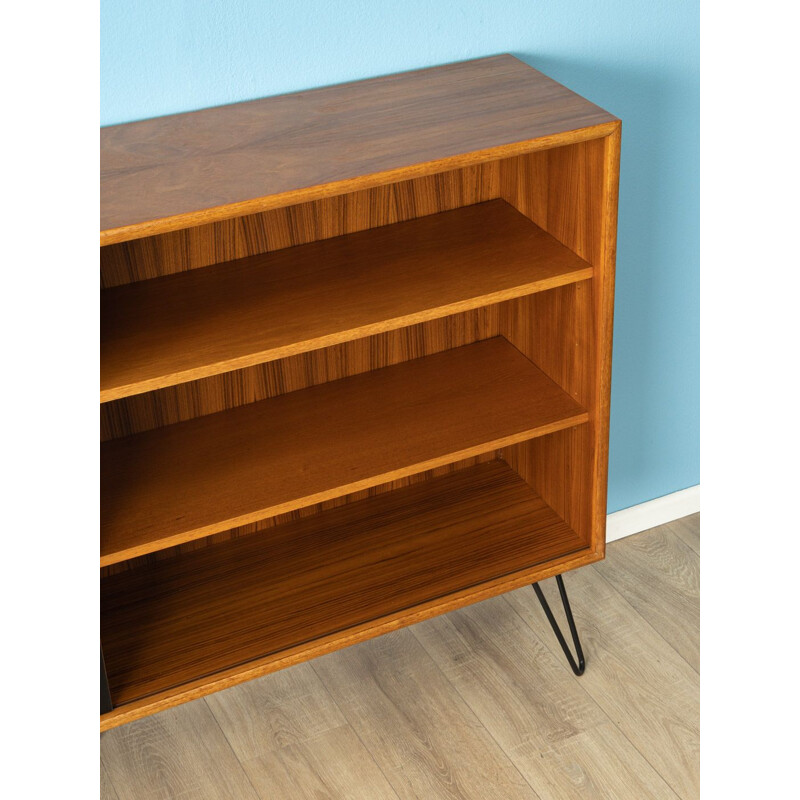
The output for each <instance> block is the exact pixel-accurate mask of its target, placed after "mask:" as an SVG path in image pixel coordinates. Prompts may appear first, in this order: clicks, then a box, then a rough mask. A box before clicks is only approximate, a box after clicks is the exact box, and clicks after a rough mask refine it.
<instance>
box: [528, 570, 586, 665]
mask: <svg viewBox="0 0 800 800" xmlns="http://www.w3.org/2000/svg"><path fill="white" fill-rule="evenodd" d="M556 583H557V584H558V591H559V593H560V594H561V602H562V603H563V604H564V613H565V614H566V615H567V623H568V624H569V630H570V633H571V634H572V641H573V643H574V644H575V652H576V653H577V654H578V663H577V664H576V663H575V659H574V658H573V657H572V653H570V651H569V647H568V646H567V642H566V640H565V639H564V635H563V634H562V633H561V628H559V627H558V623H557V622H556V618H555V617H554V616H553V612H552V611H551V610H550V606H549V605H548V603H547V600H546V599H545V596H544V594H543V593H542V590H541V589H540V588H539V584H538V583H534V584H532V586H533V590H534V591H535V592H536V596H537V597H538V598H539V602H540V603H541V604H542V608H543V609H544V613H545V614H546V615H547V619H548V621H549V622H550V627H551V628H552V629H553V633H555V635H556V639H558V643H559V644H560V645H561V649H562V650H563V651H564V655H565V656H566V657H567V661H569V665H570V666H571V667H572V671H573V672H574V673H575V674H576V675H583V671H584V670H585V669H586V661H585V659H584V658H583V650H582V648H581V640H580V639H579V638H578V630H577V628H576V627H575V620H574V619H573V618H572V609H571V608H570V607H569V598H568V597H567V590H566V589H565V588H564V579H563V578H562V577H561V576H560V575H556Z"/></svg>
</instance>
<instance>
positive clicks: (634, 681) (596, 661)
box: [507, 539, 700, 800]
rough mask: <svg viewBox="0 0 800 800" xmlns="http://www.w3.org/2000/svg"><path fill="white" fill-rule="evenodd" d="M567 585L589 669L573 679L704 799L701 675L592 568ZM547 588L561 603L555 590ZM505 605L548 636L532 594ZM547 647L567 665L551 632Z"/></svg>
mask: <svg viewBox="0 0 800 800" xmlns="http://www.w3.org/2000/svg"><path fill="white" fill-rule="evenodd" d="M626 543H627V540H626V539H622V540H620V541H617V542H613V543H612V544H611V545H610V546H609V552H610V553H611V548H616V547H617V546H618V545H624V544H626ZM610 557H613V554H612V555H611V556H610ZM652 574H657V570H656V569H653V571H652V573H651V575H652ZM653 582H654V583H655V581H653ZM566 583H567V590H568V592H569V599H570V604H571V606H572V611H573V614H574V615H575V621H576V624H577V626H578V630H579V631H580V635H581V641H582V643H583V648H584V651H585V652H586V660H587V664H590V665H591V667H590V668H589V667H587V670H586V672H585V673H584V674H583V675H582V676H581V677H580V678H574V676H572V675H571V674H570V673H567V674H569V675H570V680H574V681H575V683H577V684H579V685H580V686H581V687H582V688H583V689H584V691H586V692H588V693H589V694H590V695H591V697H592V698H593V699H594V701H595V702H596V703H597V704H598V705H599V706H600V708H602V709H603V711H604V712H605V713H606V714H607V716H608V717H609V718H610V719H611V720H613V721H614V722H615V723H616V725H617V727H618V728H619V729H620V730H621V731H622V733H623V734H625V736H626V737H627V738H628V740H629V741H630V742H632V743H634V744H635V746H636V748H637V749H638V750H639V752H640V753H641V754H642V755H643V756H644V757H645V758H646V759H647V761H648V762H649V763H650V764H651V765H652V766H653V767H654V768H655V769H656V771H657V772H658V774H659V775H661V777H662V778H663V779H664V780H665V781H666V782H667V783H668V784H669V785H670V786H671V787H672V789H673V790H674V791H675V793H676V794H678V796H679V797H681V798H683V800H695V798H697V797H699V764H698V759H699V748H700V736H699V688H700V686H699V676H698V674H697V673H696V672H695V671H694V670H693V669H692V668H691V667H690V666H689V665H688V664H687V663H686V662H685V661H684V660H683V658H681V656H680V655H678V653H677V652H675V650H673V648H672V647H670V646H669V645H668V644H667V642H666V641H664V639H663V638H662V637H661V636H659V635H658V634H657V633H656V632H655V631H654V630H653V628H652V627H651V626H650V625H649V624H648V623H647V622H646V621H645V620H644V619H643V618H642V617H641V616H640V615H639V614H637V613H636V611H635V610H634V609H633V608H632V607H631V606H630V605H629V604H628V603H627V602H626V601H625V600H624V599H623V598H622V597H621V595H620V594H619V593H618V592H617V591H616V590H615V589H614V587H613V586H612V585H611V584H610V583H609V582H608V581H606V580H605V579H604V578H603V577H602V575H601V574H600V573H599V572H598V571H596V570H595V569H594V568H590V569H584V570H578V571H575V572H574V573H572V574H571V575H569V576H568V578H567V581H566ZM545 588H546V590H547V594H548V597H549V599H550V600H551V602H552V603H553V604H555V603H556V602H557V599H555V598H557V597H558V593H557V591H555V587H553V586H547V587H545ZM507 601H508V602H509V603H510V604H511V605H512V607H513V608H514V609H515V610H516V611H517V613H518V614H520V616H522V618H523V619H525V620H526V621H529V622H530V625H531V627H532V628H533V630H534V631H547V629H548V623H547V620H546V619H545V617H544V614H543V612H542V610H541V608H539V607H538V603H532V602H531V601H530V595H529V593H528V592H511V593H509V594H508V595H507ZM690 624H692V623H691V622H690V621H688V620H687V625H690ZM542 641H543V642H544V643H545V644H546V645H547V647H548V648H549V649H550V650H551V652H552V653H553V654H554V655H555V656H556V658H563V654H562V653H561V649H560V647H559V645H558V642H557V641H556V640H555V637H553V636H552V633H550V636H549V637H546V636H543V637H542ZM566 669H567V668H566V667H565V670H566Z"/></svg>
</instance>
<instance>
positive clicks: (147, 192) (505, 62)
mask: <svg viewBox="0 0 800 800" xmlns="http://www.w3.org/2000/svg"><path fill="white" fill-rule="evenodd" d="M614 123H615V118H614V117H613V116H611V115H610V114H608V113H607V112H605V111H603V110H602V109H600V108H598V107H597V106H595V105H594V104H592V103H589V102H588V101H586V100H584V99H583V98H582V97H580V96H578V95H576V94H575V93H574V92H571V91H569V90H568V89H566V88H565V87H563V86H561V85H560V84H558V83H556V82H555V81H553V80H551V79H550V78H548V77H547V76H545V75H542V74H541V73H540V72H538V71H536V70H534V69H532V68H530V67H528V66H527V65H525V64H524V63H522V62H521V61H518V60H517V59H515V58H514V57H513V56H510V55H501V56H494V57H491V58H485V59H478V60H475V61H467V62H462V63H457V64H450V65H447V66H442V67H436V68H433V69H427V70H419V71H416V72H409V73H405V74H399V75H389V76H385V77H382V78H375V79H372V80H369V81H359V82H356V83H350V84H343V85H341V86H331V87H327V88H324V89H317V90H314V91H309V92H299V93H295V94H289V95H283V96H280V97H272V98H266V99H264V100H257V101H253V102H250V103H239V104H236V105H232V106H223V107H220V108H212V109H207V110H204V111H196V112H192V113H189V114H178V115H174V116H169V117H160V118H158V119H152V120H144V121H142V122H135V123H129V124H127V125H116V126H111V127H108V128H104V129H102V131H101V221H100V228H101V240H100V241H101V244H109V243H112V242H119V241H123V240H126V239H133V238H138V237H142V236H147V235H152V234H155V233H160V232H164V231H168V230H176V229H178V228H186V227H190V226H194V225H198V224H201V223H205V222H211V221H215V220H220V219H229V218H231V217H235V216H241V215H243V214H248V213H253V212H256V211H261V210H264V209H266V208H270V207H272V208H275V207H277V206H286V205H291V204H292V203H297V202H302V201H303V200H310V199H315V198H319V197H324V196H330V195H334V194H341V193H343V192H347V191H353V190H355V189H361V188H365V187H367V186H370V185H377V184H379V183H380V184H387V183H391V182H393V181H396V180H402V179H404V178H409V177H414V176H415V175H420V174H426V173H427V174H429V173H432V172H440V171H444V170H446V169H453V168H457V167H462V166H465V165H467V164H470V163H476V162H479V161H485V160H490V159H497V158H499V157H503V156H506V155H515V154H517V153H519V152H525V151H526V150H530V149H534V148H535V147H552V146H554V145H556V144H566V143H569V142H570V141H579V140H581V139H582V138H587V137H593V136H597V135H598V133H600V129H605V127H608V128H611V127H613V125H614Z"/></svg>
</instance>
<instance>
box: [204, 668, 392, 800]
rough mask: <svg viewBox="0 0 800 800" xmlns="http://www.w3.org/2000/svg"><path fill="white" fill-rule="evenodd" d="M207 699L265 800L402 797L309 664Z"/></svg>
mask: <svg viewBox="0 0 800 800" xmlns="http://www.w3.org/2000/svg"><path fill="white" fill-rule="evenodd" d="M265 680H267V681H269V688H268V689H266V690H265V686H264V681H265ZM206 703H207V704H208V706H209V708H210V709H211V711H212V713H213V714H214V716H215V718H216V719H217V722H218V723H219V726H220V728H221V729H222V732H223V733H224V734H225V738H226V739H227V740H228V741H229V742H230V745H231V748H232V749H233V751H234V753H236V757H237V758H238V759H239V762H240V763H241V764H242V766H243V768H244V770H245V772H247V774H248V777H249V778H250V782H251V783H252V784H253V786H254V787H255V788H256V790H257V791H258V793H259V795H260V796H261V797H263V798H308V799H309V800H317V798H320V797H365V798H366V797H369V798H370V800H372V798H375V800H384V798H386V799H388V798H394V800H396V798H397V795H396V794H395V792H394V791H393V790H392V788H391V786H389V784H388V782H387V781H386V778H385V777H384V776H383V773H381V771H380V769H379V768H378V766H377V764H376V763H375V761H374V759H373V758H372V756H371V755H370V753H369V750H368V749H367V748H366V747H365V746H364V745H363V744H362V743H361V742H360V741H359V739H358V737H357V736H356V734H355V732H354V731H353V729H352V728H351V727H350V726H349V725H348V724H347V720H346V719H345V718H344V716H343V715H342V713H341V711H340V710H339V708H338V707H337V705H336V703H335V702H334V700H333V698H332V697H331V696H330V694H329V692H328V691H327V690H326V689H325V687H324V686H323V685H322V682H321V681H320V679H319V678H318V677H317V675H316V673H315V672H314V670H313V669H312V668H311V666H310V665H309V664H299V665H298V666H297V669H291V670H283V671H282V672H279V673H276V674H275V675H273V676H270V677H269V678H262V679H260V680H256V681H250V682H249V683H243V684H240V685H239V686H235V687H233V688H231V689H227V690H226V691H224V692H217V693H216V694H214V695H211V696H209V697H208V698H207V699H206Z"/></svg>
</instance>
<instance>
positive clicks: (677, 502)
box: [606, 484, 700, 542]
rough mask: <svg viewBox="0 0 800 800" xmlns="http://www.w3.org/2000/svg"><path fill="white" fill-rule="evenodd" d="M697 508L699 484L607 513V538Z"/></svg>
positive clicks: (613, 538)
mask: <svg viewBox="0 0 800 800" xmlns="http://www.w3.org/2000/svg"><path fill="white" fill-rule="evenodd" d="M699 510H700V485H699V484H698V485H697V486H690V487H689V488H688V489H681V491H679V492H673V493H672V494H667V495H664V497H657V498H656V499H655V500H648V501H647V502H646V503H640V504H639V505H638V506H631V507H630V508H623V509H622V511H615V512H614V513H613V514H609V515H608V517H607V520H606V541H607V542H613V541H614V540H615V539H622V537H623V536H630V535H631V534H633V533H639V532H640V531H646V530H649V529H650V528H655V527H656V526H657V525H663V524H664V523H665V522H672V520H674V519H680V518H681V517H685V516H687V515H688V514H695V513H696V512H698V511H699Z"/></svg>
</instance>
